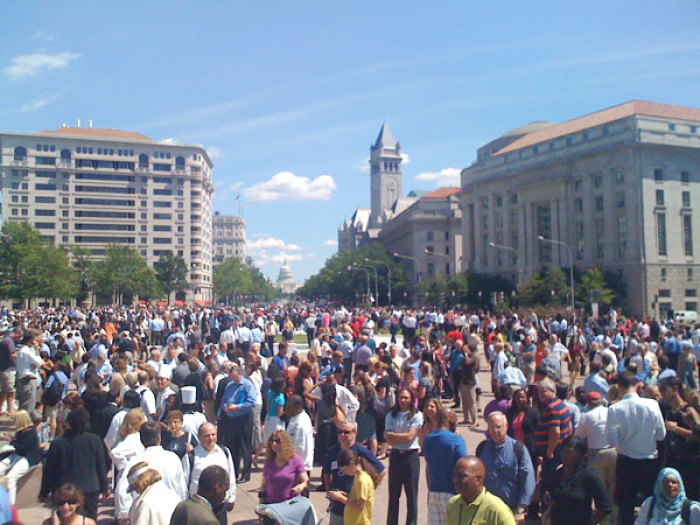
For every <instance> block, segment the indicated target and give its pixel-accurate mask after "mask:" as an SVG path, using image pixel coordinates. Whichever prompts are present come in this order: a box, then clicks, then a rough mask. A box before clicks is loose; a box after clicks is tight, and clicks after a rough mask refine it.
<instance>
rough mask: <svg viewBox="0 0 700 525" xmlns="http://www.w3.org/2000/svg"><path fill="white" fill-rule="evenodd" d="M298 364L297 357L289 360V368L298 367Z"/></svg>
mask: <svg viewBox="0 0 700 525" xmlns="http://www.w3.org/2000/svg"><path fill="white" fill-rule="evenodd" d="M299 363H300V361H299V356H298V355H293V356H292V357H290V358H289V366H299Z"/></svg>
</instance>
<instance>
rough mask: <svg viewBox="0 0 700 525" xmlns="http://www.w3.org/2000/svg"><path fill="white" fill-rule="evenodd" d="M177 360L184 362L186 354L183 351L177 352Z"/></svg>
mask: <svg viewBox="0 0 700 525" xmlns="http://www.w3.org/2000/svg"><path fill="white" fill-rule="evenodd" d="M177 360H178V361H179V362H180V363H186V362H187V354H186V353H185V352H180V353H179V354H177Z"/></svg>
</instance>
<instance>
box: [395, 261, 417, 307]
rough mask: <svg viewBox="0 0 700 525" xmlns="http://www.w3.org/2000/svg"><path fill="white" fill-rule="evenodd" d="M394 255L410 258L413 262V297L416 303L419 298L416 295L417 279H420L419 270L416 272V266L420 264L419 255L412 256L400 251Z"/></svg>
mask: <svg viewBox="0 0 700 525" xmlns="http://www.w3.org/2000/svg"><path fill="white" fill-rule="evenodd" d="M392 255H393V256H394V257H396V258H397V259H408V260H409V261H411V262H412V263H413V276H412V278H411V297H412V299H413V302H414V303H415V302H416V300H417V297H416V281H417V279H418V272H416V267H417V266H418V258H417V257H411V256H410V255H403V254H401V253H398V252H394V253H393V254H392Z"/></svg>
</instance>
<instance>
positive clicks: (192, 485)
mask: <svg viewBox="0 0 700 525" xmlns="http://www.w3.org/2000/svg"><path fill="white" fill-rule="evenodd" d="M192 452H193V453H194V462H193V464H192V471H191V472H190V455H189V454H185V455H184V456H183V457H182V472H183V475H184V479H185V480H187V482H188V486H189V494H190V496H194V495H195V494H197V489H198V488H199V476H201V475H202V471H203V470H204V469H205V468H207V467H210V466H212V465H218V466H220V467H221V468H223V469H224V470H225V471H226V472H227V473H228V478H229V480H230V484H229V487H228V490H227V491H226V501H227V502H228V503H236V492H237V489H236V470H235V469H234V467H233V460H232V459H231V453H230V452H229V453H228V454H227V453H226V452H225V451H224V449H223V448H221V447H220V446H219V445H215V446H214V450H212V451H211V452H210V451H208V450H207V449H205V448H204V447H203V446H202V445H197V446H196V447H194V450H193V451H192Z"/></svg>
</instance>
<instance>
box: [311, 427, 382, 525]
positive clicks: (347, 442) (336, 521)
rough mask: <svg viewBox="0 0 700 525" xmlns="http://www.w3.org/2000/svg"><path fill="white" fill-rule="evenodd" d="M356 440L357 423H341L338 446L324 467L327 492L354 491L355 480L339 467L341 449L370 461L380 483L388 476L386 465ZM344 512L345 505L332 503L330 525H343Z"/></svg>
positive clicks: (334, 448)
mask: <svg viewBox="0 0 700 525" xmlns="http://www.w3.org/2000/svg"><path fill="white" fill-rule="evenodd" d="M356 439H357V423H355V422H354V421H351V420H349V419H346V420H344V421H343V422H342V423H340V428H339V429H338V444H337V445H334V446H332V447H331V448H330V449H329V450H328V455H327V457H326V462H325V464H324V465H323V483H324V486H325V489H326V491H331V490H340V491H344V492H346V493H347V494H349V493H350V490H351V489H352V483H353V481H354V479H355V478H354V477H353V476H348V475H346V474H345V473H344V472H343V469H342V468H340V467H339V466H338V454H339V453H340V450H341V449H350V450H354V451H355V452H357V454H358V455H359V456H360V457H363V458H365V459H366V460H367V461H369V462H370V463H371V465H372V466H373V467H374V469H375V470H376V471H377V474H379V482H381V480H382V479H383V478H384V475H385V474H386V471H385V468H384V465H382V463H381V462H380V461H379V460H378V459H377V456H375V455H374V454H372V452H370V451H369V450H368V449H367V448H365V447H363V446H362V445H360V444H359V443H357V441H356ZM344 511H345V505H343V504H342V503H340V502H339V501H332V502H331V514H330V524H329V525H343V513H344Z"/></svg>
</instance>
